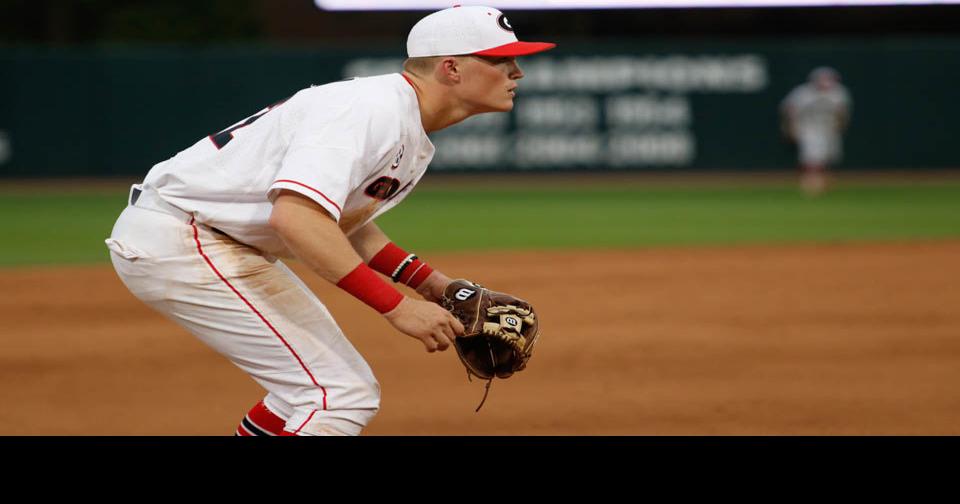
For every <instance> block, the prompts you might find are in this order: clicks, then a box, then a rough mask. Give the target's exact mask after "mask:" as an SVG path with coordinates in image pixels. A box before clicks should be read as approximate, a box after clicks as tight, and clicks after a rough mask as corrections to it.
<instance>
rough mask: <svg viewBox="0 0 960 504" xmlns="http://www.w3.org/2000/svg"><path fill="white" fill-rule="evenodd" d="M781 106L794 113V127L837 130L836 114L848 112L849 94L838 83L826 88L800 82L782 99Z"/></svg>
mask: <svg viewBox="0 0 960 504" xmlns="http://www.w3.org/2000/svg"><path fill="white" fill-rule="evenodd" d="M783 106H784V107H789V108H791V109H792V110H793V113H794V118H793V120H794V127H795V128H798V129H807V128H811V129H822V130H826V131H831V132H832V131H836V130H837V126H838V125H837V114H838V113H841V112H843V113H849V109H850V94H849V93H848V92H847V89H846V88H845V87H843V86H842V85H840V84H835V85H834V86H833V87H832V88H830V89H827V90H820V89H817V88H816V86H814V85H813V84H809V83H808V84H801V85H800V86H797V87H796V88H794V89H793V91H791V92H790V94H788V95H787V97H786V98H784V100H783Z"/></svg>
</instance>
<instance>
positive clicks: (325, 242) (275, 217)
mask: <svg viewBox="0 0 960 504" xmlns="http://www.w3.org/2000/svg"><path fill="white" fill-rule="evenodd" d="M270 227H271V228H273V229H274V230H275V231H276V232H277V234H278V235H279V236H280V239H281V240H283V242H284V244H286V246H287V248H288V249H290V252H292V253H293V254H294V255H295V256H296V257H297V259H299V260H300V261H302V262H303V263H304V264H306V265H307V266H308V267H309V268H310V269H311V270H313V271H314V272H315V273H316V274H317V275H319V276H320V277H322V278H324V279H326V280H328V281H329V282H331V283H337V282H338V281H339V280H340V279H342V278H343V277H344V276H346V275H347V274H348V273H350V272H351V271H352V270H353V269H354V268H356V267H357V265H359V264H360V263H361V262H362V259H361V258H360V256H359V255H358V254H357V252H356V251H355V250H354V249H353V247H352V246H351V244H350V242H349V241H348V240H347V237H346V236H344V234H343V231H341V230H340V227H339V226H337V223H336V221H334V220H333V218H332V217H331V216H330V215H329V214H327V213H326V211H325V210H323V209H322V208H321V207H320V206H319V205H317V204H316V203H314V202H312V201H310V200H309V199H307V198H305V197H302V196H296V195H290V194H286V193H284V194H281V195H280V196H279V197H277V199H276V201H275V202H274V204H273V212H272V213H271V215H270Z"/></svg>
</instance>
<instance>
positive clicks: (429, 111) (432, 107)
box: [403, 72, 471, 133]
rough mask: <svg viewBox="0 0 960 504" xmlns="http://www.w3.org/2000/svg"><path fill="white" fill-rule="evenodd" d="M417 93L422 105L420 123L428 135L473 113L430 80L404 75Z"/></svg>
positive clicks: (405, 73)
mask: <svg viewBox="0 0 960 504" xmlns="http://www.w3.org/2000/svg"><path fill="white" fill-rule="evenodd" d="M403 74H404V76H406V78H407V81H408V82H409V83H410V85H411V86H413V90H414V91H416V93H417V101H418V103H419V105H420V122H421V123H422V124H423V130H424V131H426V132H427V133H433V132H434V131H439V130H442V129H444V128H446V127H448V126H453V125H454V124H457V123H458V122H460V121H463V120H464V119H466V118H468V117H470V115H471V113H470V111H469V110H467V108H466V107H464V106H463V105H462V104H460V103H459V101H458V100H456V98H455V97H454V96H453V95H451V94H450V93H448V92H446V90H445V89H444V87H443V86H442V85H441V84H439V83H436V82H431V81H429V80H428V79H423V78H420V77H418V76H416V75H413V74H411V73H408V72H404V73H403Z"/></svg>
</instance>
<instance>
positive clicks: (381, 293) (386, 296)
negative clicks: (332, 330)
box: [337, 263, 403, 313]
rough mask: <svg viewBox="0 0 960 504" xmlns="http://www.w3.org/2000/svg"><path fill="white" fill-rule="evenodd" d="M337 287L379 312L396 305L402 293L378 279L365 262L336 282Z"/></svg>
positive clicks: (401, 297) (388, 309) (384, 311)
mask: <svg viewBox="0 0 960 504" xmlns="http://www.w3.org/2000/svg"><path fill="white" fill-rule="evenodd" d="M337 287H340V288H341V289H343V290H345V291H347V292H349V293H350V294H352V295H353V296H354V297H355V298H357V299H359V300H360V301H363V302H364V303H366V304H367V305H369V306H370V307H371V308H373V309H374V310H377V311H378V312H380V313H387V312H388V311H390V310H392V309H394V308H396V307H397V305H398V304H400V301H403V294H400V293H399V292H397V290H396V289H394V288H393V287H390V285H388V284H387V283H386V282H384V281H383V280H381V279H380V277H378V276H377V274H376V273H374V272H373V270H372V269H370V267H369V266H367V265H366V264H363V263H360V264H358V265H357V267H356V268H353V271H351V272H350V273H347V275H346V276H345V277H343V278H341V279H340V281H339V282H337Z"/></svg>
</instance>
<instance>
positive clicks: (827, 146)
mask: <svg viewBox="0 0 960 504" xmlns="http://www.w3.org/2000/svg"><path fill="white" fill-rule="evenodd" d="M850 109H851V100H850V94H849V93H848V92H847V89H846V88H845V87H844V86H843V85H842V84H841V83H840V74H838V73H837V71H836V70H834V69H832V68H829V67H819V68H816V69H814V70H813V71H812V72H810V77H809V80H808V82H806V83H804V84H801V85H799V86H797V87H795V88H794V89H793V90H792V91H790V93H789V94H788V95H787V96H786V98H784V99H783V102H781V104H780V114H781V126H782V128H783V132H784V134H785V135H786V136H787V138H788V139H789V140H790V141H791V142H793V143H795V144H796V145H797V155H798V157H799V163H800V170H801V179H800V187H801V188H802V189H803V191H804V193H806V194H808V195H812V196H815V195H818V194H821V193H823V191H825V190H826V188H827V170H828V169H829V168H830V166H832V165H835V164H836V163H838V162H839V161H840V159H841V157H842V155H843V133H844V132H845V131H846V129H847V125H848V124H849V122H850Z"/></svg>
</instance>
